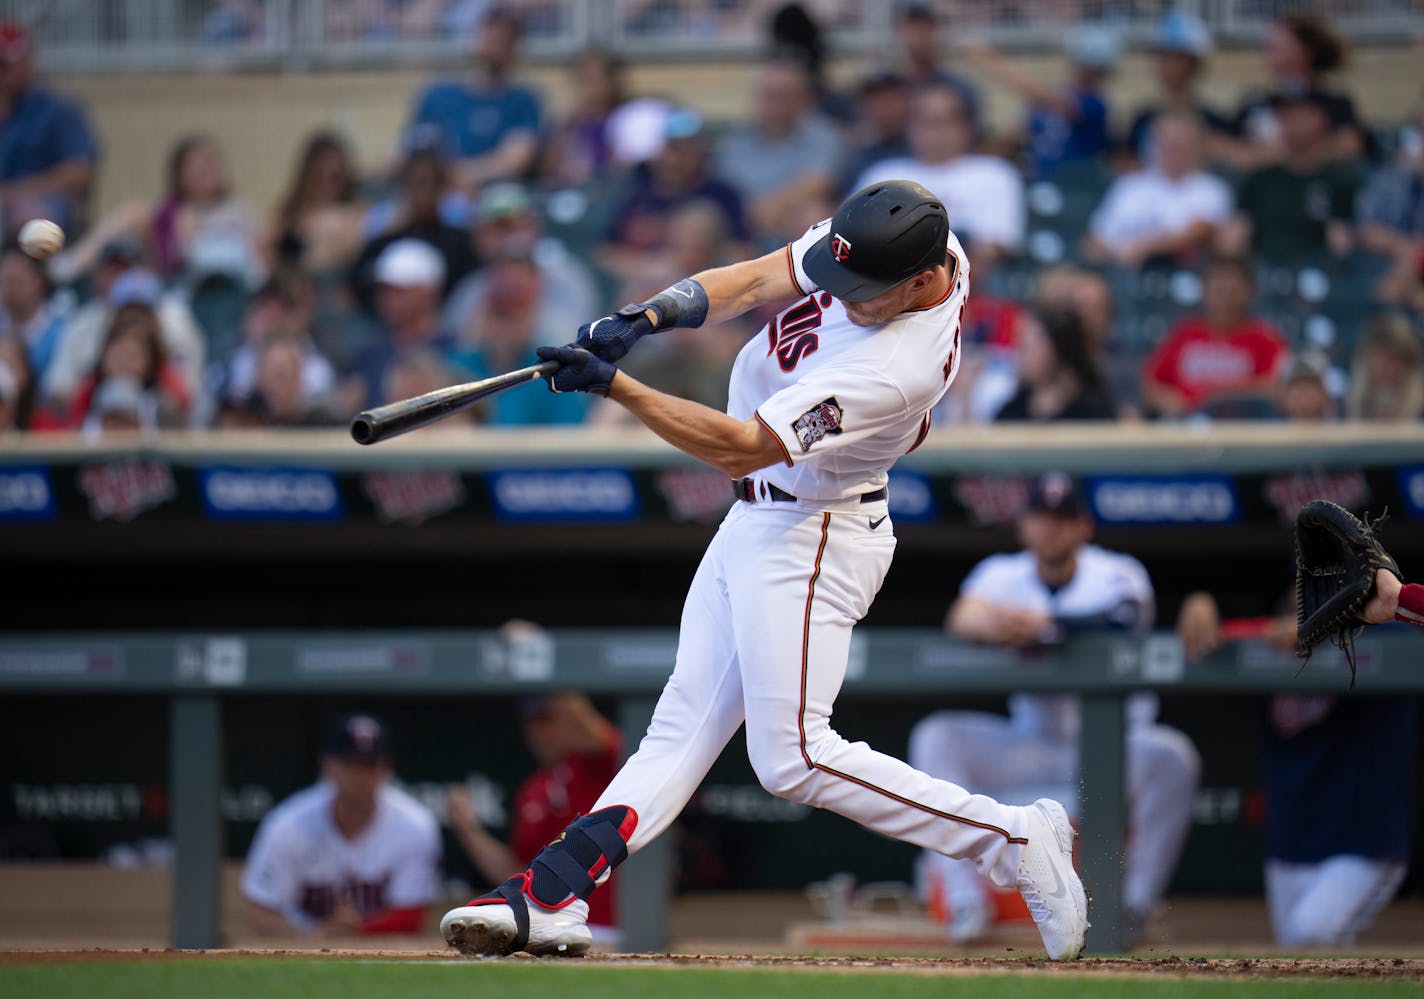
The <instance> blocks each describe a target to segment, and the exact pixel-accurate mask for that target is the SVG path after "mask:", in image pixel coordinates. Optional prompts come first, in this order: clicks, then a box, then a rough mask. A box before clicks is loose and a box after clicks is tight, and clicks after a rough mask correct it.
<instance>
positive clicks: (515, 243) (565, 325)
mask: <svg viewBox="0 0 1424 999" xmlns="http://www.w3.org/2000/svg"><path fill="white" fill-rule="evenodd" d="M471 239H472V240H473V242H474V247H475V254H476V256H477V257H478V258H479V259H481V260H501V259H507V258H510V257H530V258H532V259H533V261H534V264H535V266H537V267H538V269H539V276H540V282H539V286H540V289H541V291H540V296H541V297H540V302H539V313H540V315H541V316H543V317H544V318H543V323H544V325H546V326H547V327H548V328H550V329H553V330H577V329H578V328H579V326H580V325H581V324H582V323H583V322H585V321H586V320H587V319H588V317H589V316H591V315H593V314H594V313H595V312H597V311H598V310H599V308H600V307H601V304H602V303H601V301H600V297H599V291H598V286H597V285H596V284H595V283H594V279H593V275H592V274H590V273H589V269H588V267H587V266H586V265H585V264H584V262H583V261H582V260H580V259H579V258H578V257H576V256H574V254H572V253H570V252H569V250H568V247H566V246H564V244H563V243H562V242H560V241H559V240H558V239H556V238H555V237H553V236H550V235H548V234H546V233H545V232H544V227H543V223H542V221H541V220H540V218H539V213H538V212H537V211H536V210H535V207H534V200H533V198H532V197H531V196H530V193H529V190H528V189H527V188H526V187H524V186H523V185H521V184H516V183H514V182H513V181H501V182H499V183H495V184H491V185H489V186H488V187H486V188H485V189H484V190H483V191H482V192H480V202H479V206H478V207H477V209H476V211H475V221H474V226H473V229H472V231H471ZM489 283H490V271H489V268H487V267H486V268H480V269H478V270H475V271H473V272H471V273H470V274H469V275H468V276H467V277H466V278H465V279H464V280H463V281H461V282H460V284H459V285H458V286H457V287H456V288H455V290H454V291H453V292H451V294H450V297H449V299H448V300H447V301H446V303H445V310H444V314H445V325H446V327H447V328H448V329H452V330H460V329H464V328H465V327H466V326H467V325H468V323H469V321H470V316H471V315H472V313H473V312H474V308H475V303H476V301H478V300H479V299H481V298H482V297H483V296H484V295H485V293H486V291H487V289H488V287H489ZM658 290H661V289H658ZM553 335H554V336H555V337H557V336H559V335H562V334H558V333H555V334H553ZM551 342H552V341H551ZM491 374H498V372H491Z"/></svg>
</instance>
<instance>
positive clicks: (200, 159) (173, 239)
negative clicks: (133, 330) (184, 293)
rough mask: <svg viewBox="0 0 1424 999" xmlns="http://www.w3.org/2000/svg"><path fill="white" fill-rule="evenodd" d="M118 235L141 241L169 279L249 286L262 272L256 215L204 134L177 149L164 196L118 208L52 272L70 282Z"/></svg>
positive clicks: (182, 141)
mask: <svg viewBox="0 0 1424 999" xmlns="http://www.w3.org/2000/svg"><path fill="white" fill-rule="evenodd" d="M120 239H136V240H139V241H140V242H141V243H142V244H143V246H144V248H145V254H146V257H147V258H148V260H149V261H150V262H151V263H152V264H153V265H154V268H155V269H156V270H157V272H158V273H159V275H160V276H161V277H163V278H164V279H165V280H184V281H187V282H188V283H190V284H192V285H198V284H200V283H201V282H202V281H203V280H204V279H205V278H209V277H214V276H216V277H219V278H226V279H229V280H231V281H233V282H236V283H238V284H240V285H241V286H243V287H250V286H251V285H252V284H254V283H256V282H258V281H260V280H261V277H262V273H263V265H262V261H261V257H260V254H259V251H258V245H257V221H256V216H255V215H254V214H253V212H252V209H251V206H249V205H248V204H247V203H246V202H244V201H242V200H241V199H240V198H238V197H236V196H235V195H233V194H232V192H231V189H230V186H229V183H228V178H227V167H226V165H225V164H224V163H223V156H222V150H221V149H219V147H218V146H217V144H216V143H215V142H213V140H211V139H209V138H207V137H206V136H201V135H190V136H187V137H185V138H183V139H180V140H179V141H178V143H177V144H176V145H175V146H174V147H173V151H172V152H171V153H170V154H169V157H168V169H167V179H166V190H165V193H164V195H163V197H162V198H161V199H159V200H158V201H157V202H153V201H149V200H144V199H139V200H137V201H129V202H126V203H124V204H121V205H119V206H118V207H117V208H115V209H114V210H113V211H111V212H109V213H108V214H107V215H105V216H104V217H103V218H101V219H100V220H99V221H98V222H97V223H95V225H94V227H93V228H92V229H90V230H89V231H88V232H87V233H85V234H84V237H83V238H82V239H80V240H78V241H77V242H76V243H75V244H74V245H73V246H72V247H71V248H70V249H69V250H67V251H66V252H65V253H63V254H61V255H60V256H59V257H56V258H55V260H54V262H53V264H52V269H53V270H54V272H55V274H56V276H57V277H58V278H59V279H60V280H62V281H67V280H72V279H73V278H75V277H78V276H79V275H82V274H84V273H86V272H88V271H89V270H90V268H92V267H93V266H94V265H95V263H96V262H97V261H98V259H99V257H100V256H101V255H102V254H103V251H104V248H105V247H106V246H109V245H110V244H112V243H113V242H114V241H115V240H120Z"/></svg>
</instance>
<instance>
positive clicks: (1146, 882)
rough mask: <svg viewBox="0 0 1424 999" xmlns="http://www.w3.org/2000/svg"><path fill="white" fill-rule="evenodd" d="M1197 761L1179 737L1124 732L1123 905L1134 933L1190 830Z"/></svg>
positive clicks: (1161, 731) (1142, 729)
mask: <svg viewBox="0 0 1424 999" xmlns="http://www.w3.org/2000/svg"><path fill="white" fill-rule="evenodd" d="M1200 775H1201V756H1200V755H1199V754H1198V753H1197V751H1196V747H1195V746H1193V745H1192V742H1191V740H1190V739H1188V738H1187V737H1186V736H1185V735H1183V734H1182V733H1181V732H1178V731H1177V730H1176V729H1174V728H1168V727H1167V726H1166V725H1139V726H1134V727H1132V728H1130V729H1128V732H1127V812H1128V827H1129V833H1128V838H1127V849H1126V851H1125V856H1124V859H1123V867H1124V870H1123V890H1122V896H1123V898H1122V901H1123V905H1124V906H1125V907H1126V908H1127V910H1128V912H1129V921H1130V923H1131V924H1132V927H1133V928H1134V929H1136V930H1137V931H1138V932H1140V931H1141V928H1142V927H1143V925H1144V924H1145V923H1146V921H1147V919H1148V917H1150V916H1151V914H1152V912H1153V910H1154V909H1155V908H1156V906H1157V903H1158V901H1160V900H1161V898H1162V895H1163V893H1164V892H1165V891H1166V890H1167V883H1168V882H1169V881H1171V879H1172V872H1173V871H1174V870H1175V869H1176V867H1177V859H1178V858H1179V857H1180V856H1181V853H1182V846H1183V844H1184V843H1186V840H1187V833H1188V832H1190V830H1191V826H1192V801H1193V799H1194V798H1195V797H1196V792H1197V780H1198V778H1199V777H1200Z"/></svg>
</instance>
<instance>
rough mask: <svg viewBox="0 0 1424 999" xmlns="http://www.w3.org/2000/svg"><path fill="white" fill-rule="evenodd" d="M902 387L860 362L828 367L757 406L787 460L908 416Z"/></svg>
mask: <svg viewBox="0 0 1424 999" xmlns="http://www.w3.org/2000/svg"><path fill="white" fill-rule="evenodd" d="M909 413H910V404H909V402H908V401H907V400H906V399H905V396H904V394H903V393H902V392H901V391H900V387H899V386H898V385H896V384H895V383H894V382H893V381H891V380H890V379H888V378H886V377H885V376H884V375H883V374H881V373H880V372H878V371H873V370H871V369H869V368H863V367H860V366H858V365H837V366H835V367H831V368H824V369H822V370H820V371H818V372H816V373H815V374H814V375H812V376H811V377H809V378H806V379H804V380H802V381H799V382H797V383H796V384H794V385H788V386H787V387H786V388H784V389H782V390H781V391H780V392H777V393H776V394H775V395H774V396H772V397H771V398H770V399H768V400H766V402H764V403H762V404H761V405H760V406H758V407H757V412H756V418H757V421H758V422H760V423H761V425H762V426H763V427H765V428H766V429H767V430H769V431H770V432H771V433H772V435H773V436H775V437H776V439H777V441H778V442H779V443H780V444H781V450H782V451H783V452H784V455H783V457H784V458H785V460H786V464H787V465H795V464H796V463H797V462H800V461H804V460H806V459H808V458H811V457H814V456H816V455H820V454H824V453H825V452H827V451H831V450H836V449H839V448H845V447H850V446H852V445H854V444H858V443H859V442H861V441H863V440H865V439H867V438H869V437H873V436H875V435H876V434H878V433H881V432H882V431H885V430H888V429H890V428H892V427H894V426H895V425H896V424H899V423H902V422H904V420H905V419H906V417H907V416H908V415H909Z"/></svg>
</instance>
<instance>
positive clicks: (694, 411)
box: [608, 372, 781, 479]
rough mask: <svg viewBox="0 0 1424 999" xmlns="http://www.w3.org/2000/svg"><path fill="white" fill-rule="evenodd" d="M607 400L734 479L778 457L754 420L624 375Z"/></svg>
mask: <svg viewBox="0 0 1424 999" xmlns="http://www.w3.org/2000/svg"><path fill="white" fill-rule="evenodd" d="M608 397H609V398H610V399H613V400H614V401H616V402H618V403H620V404H622V406H623V407H624V408H625V409H627V410H628V411H629V412H630V413H632V414H633V415H634V416H636V417H637V418H638V419H639V420H641V421H642V423H643V425H644V426H646V427H647V428H648V429H649V430H651V431H652V432H653V433H655V434H657V435H658V436H659V437H661V438H662V439H663V440H665V441H667V442H668V443H669V444H671V445H672V446H673V447H675V448H677V449H678V450H679V451H683V452H686V453H687V454H690V455H692V457H694V458H698V459H700V460H702V461H705V462H707V464H709V465H711V466H712V467H714V468H717V469H720V470H721V471H723V472H725V473H726V474H727V475H729V476H730V477H732V478H734V479H735V478H739V477H741V476H743V475H748V474H750V473H751V472H754V471H756V470H757V469H759V468H765V467H766V466H768V465H771V464H774V463H775V462H776V461H778V460H779V459H780V458H781V452H780V449H779V447H778V445H777V443H776V439H775V438H774V437H772V436H771V434H769V433H768V432H767V431H765V430H763V429H762V427H761V426H760V425H759V424H757V423H756V422H755V421H753V420H747V421H745V422H743V421H742V420H738V419H735V418H733V417H731V416H728V415H727V414H726V413H719V412H718V411H717V410H715V409H712V408H711V407H708V406H704V405H702V404H701V403H697V402H692V401H690V400H688V399H679V398H678V397H677V396H672V395H668V394H667V393H666V392H659V391H657V390H656V389H651V388H649V387H648V386H646V385H644V384H643V383H642V382H639V381H638V380H637V379H635V378H632V377H630V376H629V375H627V374H625V373H623V372H619V374H618V376H617V377H616V378H614V379H613V385H612V388H611V389H610V391H609V393H608Z"/></svg>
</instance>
